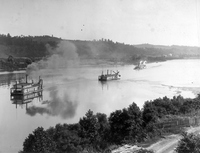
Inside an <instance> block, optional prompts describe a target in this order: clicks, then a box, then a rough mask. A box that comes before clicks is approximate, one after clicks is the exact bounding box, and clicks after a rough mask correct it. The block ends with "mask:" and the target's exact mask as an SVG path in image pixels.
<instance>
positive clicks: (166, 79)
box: [0, 60, 200, 153]
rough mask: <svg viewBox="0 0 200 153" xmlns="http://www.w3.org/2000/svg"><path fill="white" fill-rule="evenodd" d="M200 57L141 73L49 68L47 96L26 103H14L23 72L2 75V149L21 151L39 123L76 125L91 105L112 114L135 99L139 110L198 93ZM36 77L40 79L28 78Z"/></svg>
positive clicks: (104, 68)
mask: <svg viewBox="0 0 200 153" xmlns="http://www.w3.org/2000/svg"><path fill="white" fill-rule="evenodd" d="M199 66H200V60H173V61H167V62H161V63H151V64H147V68H146V69H143V70H140V71H136V70H134V66H133V65H126V66H105V65H104V66H82V67H78V68H68V69H60V70H58V69H56V70H53V71H52V70H45V71H43V73H41V74H40V75H41V77H42V78H43V81H44V91H43V99H42V100H39V99H34V100H33V101H32V102H31V103H28V104H27V105H15V104H12V101H10V87H11V86H12V85H13V83H15V81H16V80H19V79H22V78H24V77H25V75H24V74H23V72H21V73H16V72H15V73H1V74H0V84H1V86H0V95H1V96H0V105H1V106H0V123H1V126H0V135H1V137H0V152H13V153H14V152H18V151H19V150H21V149H22V146H23V142H24V140H25V138H26V137H27V136H28V135H29V134H30V133H32V131H33V130H35V129H36V128H37V127H41V126H42V127H44V128H45V129H47V128H49V127H50V126H55V125H56V124H58V123H61V124H62V123H76V122H78V121H79V119H80V118H81V117H83V116H84V115H85V113H86V112H87V111H88V110H89V109H91V110H92V111H94V113H97V112H101V113H105V114H107V115H108V116H109V114H110V113H111V112H112V111H115V110H117V109H122V108H125V107H128V106H129V105H130V104H131V103H132V102H135V103H136V104H137V105H138V106H139V107H140V108H142V107H143V104H144V102H145V101H147V100H153V99H156V98H159V97H161V98H162V97H164V96H167V97H169V98H172V97H173V96H177V95H179V94H180V95H182V96H184V97H191V98H193V97H195V96H196V94H197V93H199V91H200V89H199V86H200V80H199V78H200V71H199ZM107 69H109V70H114V71H116V70H118V71H120V74H121V80H117V81H109V82H107V83H103V84H102V83H101V82H99V81H97V78H98V75H100V74H101V73H102V71H104V72H106V71H107ZM29 79H33V80H34V81H37V80H38V78H37V77H34V76H29Z"/></svg>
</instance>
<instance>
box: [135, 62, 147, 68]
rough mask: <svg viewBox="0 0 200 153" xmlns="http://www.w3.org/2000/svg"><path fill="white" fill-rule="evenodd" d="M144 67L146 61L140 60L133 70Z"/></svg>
mask: <svg viewBox="0 0 200 153" xmlns="http://www.w3.org/2000/svg"><path fill="white" fill-rule="evenodd" d="M144 68H146V61H140V62H139V63H138V65H137V66H136V67H135V68H134V70H141V69H144Z"/></svg>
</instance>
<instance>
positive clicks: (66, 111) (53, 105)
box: [26, 86, 78, 119]
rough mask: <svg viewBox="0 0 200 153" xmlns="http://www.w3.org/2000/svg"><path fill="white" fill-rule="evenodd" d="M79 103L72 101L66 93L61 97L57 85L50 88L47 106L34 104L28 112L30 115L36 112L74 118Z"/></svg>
mask: <svg viewBox="0 0 200 153" xmlns="http://www.w3.org/2000/svg"><path fill="white" fill-rule="evenodd" d="M77 106H78V103H77V102H76V101H71V100H70V99H69V97H68V95H67V94H66V93H65V94H64V95H63V97H60V96H59V94H58V90H57V88H56V87H55V86H53V87H51V89H50V100H48V101H46V107H37V106H32V107H29V108H27V111H26V113H27V114H28V115H30V116H35V115H36V114H41V115H43V114H47V115H49V116H60V117H62V118H63V119H67V118H72V117H74V115H75V114H76V109H77Z"/></svg>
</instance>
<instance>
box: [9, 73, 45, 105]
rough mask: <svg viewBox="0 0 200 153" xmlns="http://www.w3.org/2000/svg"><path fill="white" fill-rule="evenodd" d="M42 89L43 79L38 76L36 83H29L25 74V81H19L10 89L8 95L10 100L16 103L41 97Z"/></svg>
mask: <svg viewBox="0 0 200 153" xmlns="http://www.w3.org/2000/svg"><path fill="white" fill-rule="evenodd" d="M42 91H43V80H42V79H41V78H39V81H38V82H37V83H34V82H33V81H32V82H31V83H29V82H28V81H27V75H26V82H20V83H17V82H16V84H15V85H13V87H12V88H11V89H10V97H11V100H12V101H15V102H16V103H19V102H20V101H21V103H25V102H30V101H31V100H33V99H34V98H36V97H41V96H42Z"/></svg>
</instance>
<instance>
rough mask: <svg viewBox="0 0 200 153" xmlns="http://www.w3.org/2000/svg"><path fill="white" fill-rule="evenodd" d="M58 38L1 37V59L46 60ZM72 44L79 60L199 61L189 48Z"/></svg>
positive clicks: (104, 41)
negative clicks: (182, 59)
mask: <svg viewBox="0 0 200 153" xmlns="http://www.w3.org/2000/svg"><path fill="white" fill-rule="evenodd" d="M61 41H63V39H61V38H57V37H54V36H48V35H44V36H23V35H21V36H11V35H10V34H9V33H8V34H7V35H2V34H1V35H0V49H1V57H3V58H5V57H7V56H8V55H12V56H13V57H29V58H32V59H35V58H38V57H46V56H49V55H50V54H51V51H52V50H53V49H55V48H56V47H58V44H59V42H61ZM64 41H68V42H71V43H72V44H73V45H74V46H75V49H76V52H77V54H78V56H79V57H80V58H82V59H101V60H102V59H103V60H109V61H112V62H124V63H131V64H133V63H135V64H136V63H137V62H138V61H140V60H147V61H148V62H155V61H165V60H170V59H177V58H187V57H189V58H191V57H195V58H199V57H200V53H199V50H200V48H198V47H188V46H156V45H149V44H142V45H130V44H124V43H119V42H113V41H112V40H109V39H101V40H93V41H80V40H64Z"/></svg>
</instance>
